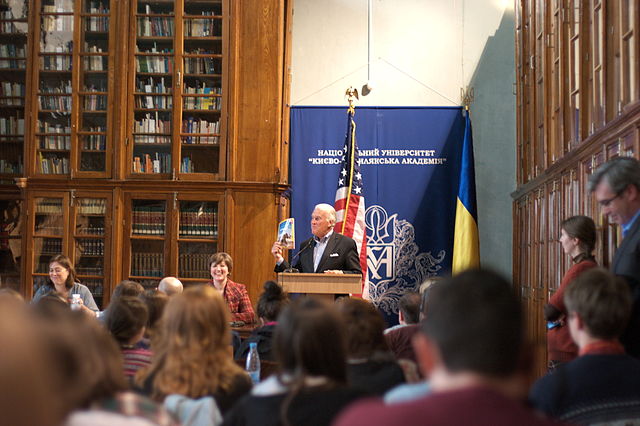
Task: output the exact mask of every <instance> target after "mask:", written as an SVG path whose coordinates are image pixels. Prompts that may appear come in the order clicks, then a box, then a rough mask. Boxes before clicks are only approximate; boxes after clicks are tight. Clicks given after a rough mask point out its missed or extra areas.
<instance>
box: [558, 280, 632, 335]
mask: <svg viewBox="0 0 640 426" xmlns="http://www.w3.org/2000/svg"><path fill="white" fill-rule="evenodd" d="M631 300H632V299H631V293H630V291H629V286H628V285H627V284H626V283H625V282H624V281H623V280H622V279H621V278H620V277H617V276H615V275H613V274H612V273H611V272H609V271H607V270H605V269H602V268H593V269H589V270H588V271H585V272H583V273H582V274H580V275H579V276H578V277H577V278H576V279H575V280H574V281H573V282H572V283H571V284H570V285H569V286H568V287H567V290H566V292H565V294H564V303H565V305H566V307H567V312H568V313H569V330H570V331H571V335H572V336H573V337H574V340H576V343H577V344H578V345H579V346H580V345H581V342H582V339H580V338H578V336H577V333H578V332H584V333H586V334H587V335H588V336H590V337H592V338H596V339H601V340H613V339H616V338H618V337H619V336H620V335H621V334H622V332H623V331H624V329H625V328H626V326H627V322H628V321H629V316H630V314H631Z"/></svg>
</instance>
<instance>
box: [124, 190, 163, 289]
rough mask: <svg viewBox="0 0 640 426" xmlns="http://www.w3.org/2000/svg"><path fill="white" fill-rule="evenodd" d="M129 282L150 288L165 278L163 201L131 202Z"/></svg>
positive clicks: (139, 200) (137, 200)
mask: <svg viewBox="0 0 640 426" xmlns="http://www.w3.org/2000/svg"><path fill="white" fill-rule="evenodd" d="M130 211H131V213H130V214H131V218H130V224H131V226H130V236H129V241H130V246H129V252H130V256H129V260H130V268H129V279H131V280H134V281H138V282H139V283H141V284H142V285H143V286H145V287H150V288H154V287H156V286H157V285H158V282H159V281H160V279H162V277H163V276H164V275H165V258H164V256H165V240H167V235H166V230H167V227H166V224H167V201H166V200H141V199H133V200H131V210H130Z"/></svg>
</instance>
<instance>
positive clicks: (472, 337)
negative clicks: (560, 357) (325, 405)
mask: <svg viewBox="0 0 640 426" xmlns="http://www.w3.org/2000/svg"><path fill="white" fill-rule="evenodd" d="M425 309H426V311H425V312H426V317H425V320H424V321H423V323H422V325H421V332H420V333H418V334H416V336H415V338H414V342H415V350H416V355H417V357H418V360H419V362H420V364H421V366H422V368H423V370H424V371H425V372H426V373H427V375H428V376H429V380H430V383H431V386H432V389H433V393H431V394H430V395H428V396H426V397H424V398H420V399H418V400H415V401H411V402H407V403H403V404H394V405H388V406H385V405H384V404H383V403H382V402H381V401H377V400H370V401H367V402H362V403H360V404H356V405H355V406H353V407H352V408H350V409H348V410H347V412H345V413H344V414H343V415H342V416H341V417H340V419H338V421H337V422H336V425H338V426H343V425H344V426H346V425H349V426H357V425H367V426H375V425H385V426H387V425H389V426H393V425H403V426H404V425H407V424H434V425H470V424H473V425H492V426H493V425H546V424H555V423H553V422H552V421H550V420H545V419H542V418H540V417H538V416H537V415H536V413H535V412H533V411H532V410H530V409H529V408H527V407H526V406H525V405H524V404H523V403H521V402H520V401H519V399H521V398H523V397H524V395H526V385H525V382H526V379H525V376H526V374H527V372H525V371H523V370H524V368H523V365H522V364H523V355H524V350H523V346H524V345H523V340H524V338H523V334H524V333H523V331H524V330H523V318H522V308H521V306H520V302H519V301H518V298H517V297H516V295H515V294H514V293H513V291H512V289H511V285H510V284H509V283H508V282H507V281H505V280H504V279H503V278H501V277H500V276H498V275H496V274H494V273H492V272H488V271H480V270H469V271H466V272H463V273H461V274H459V275H456V276H454V277H452V278H450V279H448V280H445V281H444V282H443V283H442V285H438V286H435V287H434V288H433V289H432V291H431V292H430V294H429V298H428V299H427V306H426V307H425Z"/></svg>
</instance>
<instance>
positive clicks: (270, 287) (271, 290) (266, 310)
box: [256, 281, 289, 322]
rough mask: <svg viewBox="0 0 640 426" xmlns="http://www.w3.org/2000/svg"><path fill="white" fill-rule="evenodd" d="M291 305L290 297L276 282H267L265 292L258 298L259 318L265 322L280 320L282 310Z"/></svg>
mask: <svg viewBox="0 0 640 426" xmlns="http://www.w3.org/2000/svg"><path fill="white" fill-rule="evenodd" d="M288 303H289V295H288V294H287V293H286V292H285V291H284V290H283V289H282V287H281V286H280V285H278V283H276V282H275V281H266V282H265V283H264V291H263V292H262V294H261V295H260V297H259V298H258V305H257V306H256V310H257V311H258V317H259V318H261V319H262V320H264V321H265V322H272V321H276V320H277V319H278V315H280V312H281V311H282V309H283V308H284V307H285V306H286V305H287V304H288Z"/></svg>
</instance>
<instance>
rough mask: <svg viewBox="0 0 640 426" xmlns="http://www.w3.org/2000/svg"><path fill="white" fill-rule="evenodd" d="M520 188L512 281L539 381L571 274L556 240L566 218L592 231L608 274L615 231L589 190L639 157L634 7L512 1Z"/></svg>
mask: <svg viewBox="0 0 640 426" xmlns="http://www.w3.org/2000/svg"><path fill="white" fill-rule="evenodd" d="M515 39H516V46H515V51H516V93H517V94H516V104H517V147H518V149H517V168H516V169H517V171H518V174H517V189H516V191H515V192H514V193H513V194H512V195H513V199H514V202H513V223H514V233H513V238H514V241H513V250H514V253H513V280H514V283H515V286H516V288H517V289H518V291H519V292H520V295H521V297H522V300H523V302H524V304H525V305H526V309H527V321H528V332H529V338H530V339H531V341H532V342H533V344H534V345H535V354H536V361H537V371H536V373H537V374H538V375H541V374H543V373H544V372H546V326H545V325H546V324H545V322H544V320H543V316H542V308H543V306H544V304H545V303H547V301H548V300H549V296H550V295H551V294H553V293H554V292H555V291H556V290H557V288H558V286H559V284H560V280H561V278H562V276H563V275H564V273H565V272H566V271H567V269H568V268H569V267H570V264H569V259H567V256H566V255H564V253H563V252H562V250H561V248H560V243H559V241H558V239H559V236H560V223H561V222H562V220H564V219H566V218H568V217H570V216H573V215H578V214H580V215H587V216H590V217H592V218H593V219H594V220H595V222H596V225H597V230H598V242H597V245H596V252H595V254H596V260H597V261H598V263H599V264H601V265H603V266H605V267H608V265H609V263H610V261H611V259H612V258H613V253H614V252H615V249H616V247H617V245H618V243H619V242H620V240H621V239H620V235H619V229H618V227H616V226H613V225H611V224H610V223H608V221H607V220H606V219H605V218H604V217H603V216H602V215H601V213H600V210H599V208H598V206H597V203H596V202H595V201H594V200H593V197H591V195H590V194H589V193H588V191H587V182H588V179H589V175H590V174H591V173H593V171H594V170H595V169H596V168H597V167H598V166H599V165H601V164H602V163H604V162H605V161H607V160H609V159H611V158H613V157H616V156H634V157H636V158H638V156H639V155H640V6H638V3H637V2H634V1H621V2H606V1H603V0H549V1H546V0H518V1H517V2H516V27H515Z"/></svg>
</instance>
